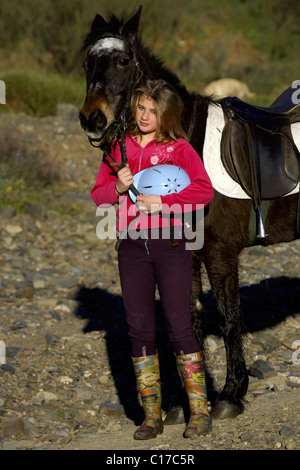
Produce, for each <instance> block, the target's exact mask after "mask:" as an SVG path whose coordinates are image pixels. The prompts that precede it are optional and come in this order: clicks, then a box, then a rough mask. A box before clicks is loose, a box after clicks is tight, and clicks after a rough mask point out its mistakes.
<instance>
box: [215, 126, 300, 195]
mask: <svg viewBox="0 0 300 470" xmlns="http://www.w3.org/2000/svg"><path fill="white" fill-rule="evenodd" d="M271 121H272V122H268V125H267V126H265V125H264V124H266V122H265V123H263V125H262V126H260V125H251V124H249V123H248V122H246V121H244V120H240V119H230V120H229V121H228V122H227V123H226V125H225V127H224V130H223V134H222V139H221V159H222V163H223V165H224V167H225V169H226V171H227V172H228V173H229V175H230V176H231V178H232V179H233V180H234V181H236V182H238V183H239V184H240V185H241V186H242V188H243V189H244V191H245V192H246V194H247V195H248V196H249V197H251V198H253V199H254V201H255V203H256V204H259V202H260V200H261V199H274V198H277V197H281V196H283V195H285V194H287V193H289V192H290V191H292V190H293V189H294V188H295V187H296V186H297V184H298V181H299V160H298V155H299V153H298V149H297V148H296V147H295V145H294V143H293V140H292V138H291V139H290V138H289V132H290V126H289V125H288V124H287V122H285V123H284V124H283V125H282V126H281V124H280V121H279V120H278V119H276V118H274V119H272V120H271ZM296 152H297V153H296Z"/></svg>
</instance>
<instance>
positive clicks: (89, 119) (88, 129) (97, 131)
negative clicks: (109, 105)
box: [79, 109, 107, 140]
mask: <svg viewBox="0 0 300 470" xmlns="http://www.w3.org/2000/svg"><path fill="white" fill-rule="evenodd" d="M79 119H80V124H81V127H82V129H83V130H84V131H85V133H86V134H87V136H88V137H89V139H90V140H93V139H95V140H96V139H101V137H102V136H103V133H104V131H105V128H106V125H107V119H106V116H105V114H104V113H103V112H102V111H100V109H96V110H95V111H93V112H92V113H91V114H90V115H89V116H86V115H85V114H84V113H83V112H82V111H81V112H80V113H79Z"/></svg>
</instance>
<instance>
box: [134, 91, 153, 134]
mask: <svg viewBox="0 0 300 470" xmlns="http://www.w3.org/2000/svg"><path fill="white" fill-rule="evenodd" d="M135 119H136V123H137V125H138V128H139V129H140V131H141V133H142V134H144V135H147V137H150V136H152V135H153V138H154V136H155V133H156V128H157V116H156V107H155V103H154V101H153V100H152V99H149V98H147V97H146V96H144V95H142V96H141V97H140V99H139V102H138V105H137V108H136V115H135Z"/></svg>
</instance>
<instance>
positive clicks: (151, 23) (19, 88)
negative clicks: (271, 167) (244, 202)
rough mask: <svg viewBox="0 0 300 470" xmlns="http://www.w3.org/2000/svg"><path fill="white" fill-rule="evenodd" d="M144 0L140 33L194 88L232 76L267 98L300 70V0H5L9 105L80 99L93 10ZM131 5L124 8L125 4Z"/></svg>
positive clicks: (45, 106)
mask: <svg viewBox="0 0 300 470" xmlns="http://www.w3.org/2000/svg"><path fill="white" fill-rule="evenodd" d="M140 4H142V5H143V12H142V19H141V26H140V35H141V37H142V38H143V42H144V43H145V44H146V45H148V46H149V47H151V49H152V50H153V51H154V52H155V53H156V54H157V55H158V56H160V57H161V58H162V60H163V61H164V62H165V63H166V64H167V65H168V66H169V67H170V68H171V69H172V70H173V71H174V72H176V73H177V74H178V75H179V76H180V78H181V79H182V81H184V82H185V84H186V85H187V86H188V87H189V88H191V89H196V90H201V89H202V88H203V86H205V85H206V84H207V83H209V82H210V81H212V80H215V79H218V78H222V77H231V78H236V79H239V80H242V81H244V82H246V83H247V84H248V86H249V88H250V89H251V91H254V92H255V93H256V102H257V101H261V102H259V103H257V104H268V103H269V102H270V100H272V99H273V98H274V97H276V95H278V93H280V91H281V90H282V89H283V88H284V87H285V86H288V85H289V84H290V83H291V82H292V81H293V80H296V79H299V78H300V77H299V70H300V54H299V39H300V2H299V0H226V1H225V0H224V1H222V2H220V1H219V0H187V1H185V2H184V1H182V0H129V1H128V2H124V1H122V0H26V2H23V0H1V3H0V80H4V81H5V83H6V89H7V105H5V106H3V105H2V106H0V112H3V111H7V110H15V111H25V112H28V113H30V114H38V115H45V114H52V113H53V112H55V107H56V103H57V102H60V101H67V102H71V103H74V104H75V105H78V106H80V104H81V103H82V100H83V98H84V92H85V85H84V77H83V73H82V70H81V61H82V57H81V56H80V53H79V50H80V46H81V42H82V39H83V37H84V36H85V35H86V33H87V32H88V31H89V29H90V25H91V22H92V20H93V18H94V16H95V14H96V13H100V14H102V15H103V16H104V17H106V18H107V17H108V15H109V14H110V12H114V13H115V14H116V15H117V16H124V17H125V18H128V17H130V16H131V15H132V14H134V13H135V12H136V10H137V8H138V6H139V5H140ZM125 6H126V8H125Z"/></svg>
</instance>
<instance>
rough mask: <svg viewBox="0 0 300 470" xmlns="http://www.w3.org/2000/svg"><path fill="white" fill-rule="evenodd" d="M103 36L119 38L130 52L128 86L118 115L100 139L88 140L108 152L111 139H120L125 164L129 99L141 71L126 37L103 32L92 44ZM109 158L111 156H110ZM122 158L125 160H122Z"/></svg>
mask: <svg viewBox="0 0 300 470" xmlns="http://www.w3.org/2000/svg"><path fill="white" fill-rule="evenodd" d="M104 38H114V39H121V40H122V41H124V42H125V43H127V45H128V47H129V50H130V53H131V54H130V55H131V57H130V59H131V74H130V78H129V87H128V90H127V94H126V101H125V104H124V106H123V109H122V111H121V114H120V116H119V117H118V118H117V119H116V120H115V121H113V122H112V123H111V124H110V125H109V126H108V127H107V129H106V130H105V133H104V135H103V136H102V137H101V139H92V140H90V144H91V145H92V146H93V147H99V148H100V149H101V150H103V152H106V153H108V148H110V146H111V143H112V141H113V139H115V140H116V141H120V140H121V152H122V163H124V165H125V163H126V162H127V158H126V148H125V132H126V129H127V126H128V115H129V109H130V99H131V95H132V92H133V90H134V88H135V87H136V85H137V84H138V82H139V81H140V79H141V77H142V75H143V73H142V71H141V69H140V67H139V63H138V61H137V58H136V53H135V49H134V47H133V46H132V44H131V43H130V42H129V40H128V39H126V38H125V37H123V36H121V35H120V34H114V33H105V34H101V35H100V36H98V37H97V38H96V39H95V41H94V44H95V43H96V42H97V41H99V40H100V39H104ZM109 156H110V155H109ZM110 158H112V157H111V156H110ZM124 160H126V162H124ZM124 165H123V166H124Z"/></svg>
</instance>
